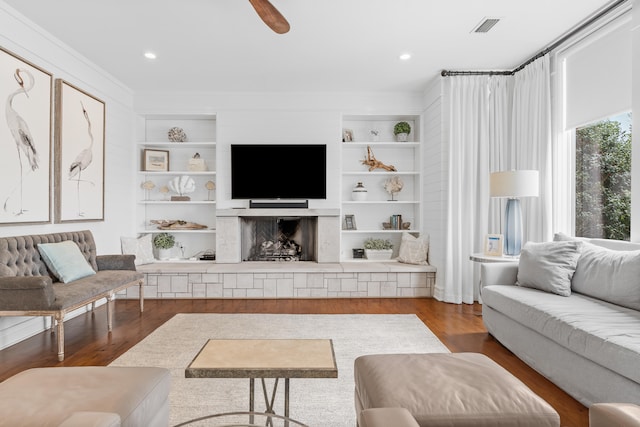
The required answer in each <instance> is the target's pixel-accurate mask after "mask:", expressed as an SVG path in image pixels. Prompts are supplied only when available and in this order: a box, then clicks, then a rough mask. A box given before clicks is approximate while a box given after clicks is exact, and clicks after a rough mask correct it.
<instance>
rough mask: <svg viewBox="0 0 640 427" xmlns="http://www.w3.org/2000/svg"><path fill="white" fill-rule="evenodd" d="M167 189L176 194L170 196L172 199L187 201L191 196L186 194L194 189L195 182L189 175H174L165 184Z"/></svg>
mask: <svg viewBox="0 0 640 427" xmlns="http://www.w3.org/2000/svg"><path fill="white" fill-rule="evenodd" d="M167 185H168V186H169V189H170V190H171V191H173V192H174V193H178V194H179V195H178V196H171V200H172V201H189V200H191V197H189V196H187V195H186V194H189V193H193V192H194V191H196V183H195V181H194V180H193V178H191V177H190V176H189V175H181V176H176V177H175V178H173V179H172V180H171V181H169V183H168V184H167Z"/></svg>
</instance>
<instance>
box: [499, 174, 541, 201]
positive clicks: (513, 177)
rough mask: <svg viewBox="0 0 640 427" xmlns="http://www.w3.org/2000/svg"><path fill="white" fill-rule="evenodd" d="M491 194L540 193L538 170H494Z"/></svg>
mask: <svg viewBox="0 0 640 427" xmlns="http://www.w3.org/2000/svg"><path fill="white" fill-rule="evenodd" d="M489 195H490V196H491V197H536V196H538V195H539V183H538V171H536V170H513V171H505V172H492V173H491V176H490V177H489Z"/></svg>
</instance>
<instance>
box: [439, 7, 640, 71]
mask: <svg viewBox="0 0 640 427" xmlns="http://www.w3.org/2000/svg"><path fill="white" fill-rule="evenodd" d="M627 1H628V0H617V1H616V2H615V3H612V4H611V5H609V6H608V7H606V8H605V9H603V10H602V11H600V12H599V13H597V14H596V15H594V16H592V17H591V18H589V19H588V20H587V21H585V22H584V23H582V24H580V25H579V26H578V27H576V28H574V29H573V30H571V31H569V32H568V33H567V34H565V35H564V36H562V37H561V38H560V39H558V40H557V41H556V42H554V43H552V44H551V45H550V46H548V47H546V48H544V49H543V50H541V51H540V52H538V53H537V54H535V55H534V56H532V57H531V58H529V59H527V60H526V61H525V62H523V63H522V65H520V66H518V67H516V68H514V69H513V70H511V71H450V70H442V72H441V73H440V75H441V76H442V77H450V76H512V75H514V74H515V73H517V72H518V71H521V70H522V69H523V68H524V67H526V66H527V65H529V64H531V63H532V62H533V61H535V60H536V59H538V58H542V57H543V56H545V55H546V54H548V53H549V52H551V51H552V50H554V49H556V48H557V47H558V46H560V45H561V44H562V43H564V42H566V41H567V40H569V39H570V38H571V37H573V36H574V35H576V34H577V33H579V32H580V31H582V30H583V29H585V28H586V27H588V26H590V25H591V24H593V23H594V22H596V21H597V20H599V19H600V18H602V17H603V16H605V15H607V14H608V13H609V12H611V11H612V10H614V9H616V8H617V7H618V6H620V5H622V4H623V3H626V2H627Z"/></svg>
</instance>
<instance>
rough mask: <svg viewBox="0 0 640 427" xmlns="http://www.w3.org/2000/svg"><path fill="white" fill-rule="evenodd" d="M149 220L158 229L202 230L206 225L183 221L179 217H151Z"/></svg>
mask: <svg viewBox="0 0 640 427" xmlns="http://www.w3.org/2000/svg"><path fill="white" fill-rule="evenodd" d="M150 222H151V223H152V224H156V225H157V226H158V229H160V230H202V229H204V228H207V226H206V225H202V224H198V223H195V222H189V221H183V220H180V219H174V220H166V219H152V220H151V221H150Z"/></svg>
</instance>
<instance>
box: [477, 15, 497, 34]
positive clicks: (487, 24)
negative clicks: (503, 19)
mask: <svg viewBox="0 0 640 427" xmlns="http://www.w3.org/2000/svg"><path fill="white" fill-rule="evenodd" d="M498 22H500V18H484V19H483V20H482V22H480V24H478V25H477V26H476V27H475V28H474V29H473V30H471V32H472V33H487V32H489V30H490V29H492V28H493V26H494V25H496V24H497V23H498Z"/></svg>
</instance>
